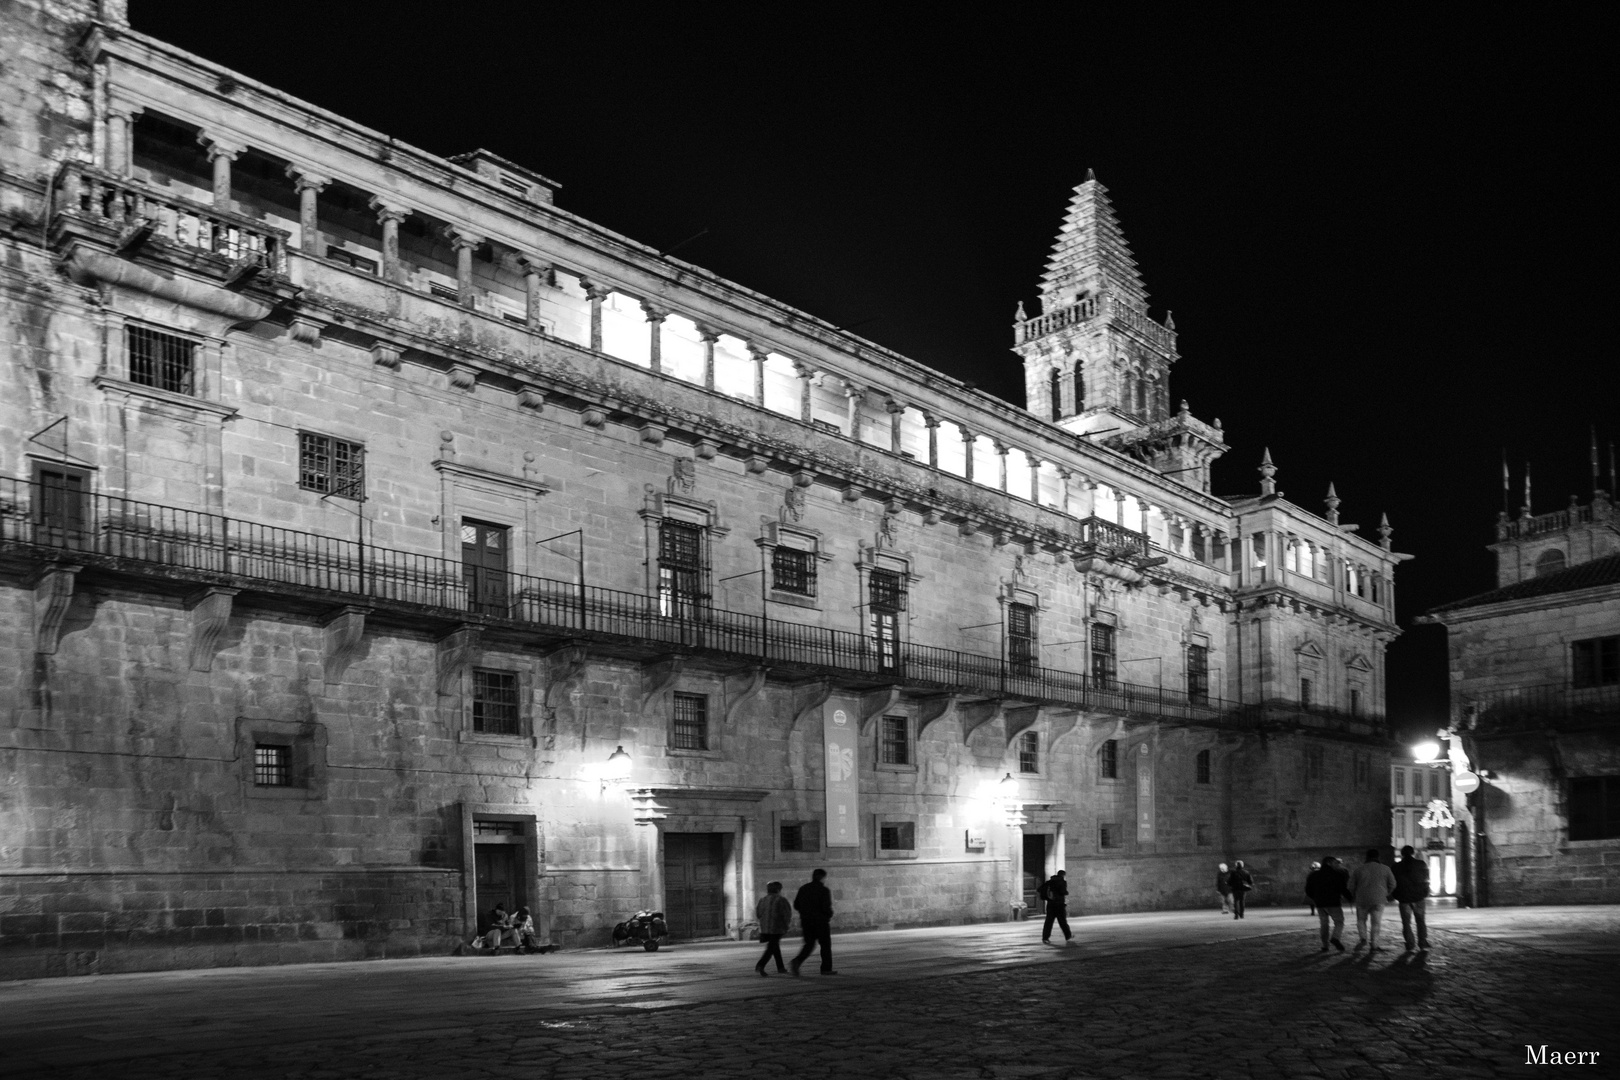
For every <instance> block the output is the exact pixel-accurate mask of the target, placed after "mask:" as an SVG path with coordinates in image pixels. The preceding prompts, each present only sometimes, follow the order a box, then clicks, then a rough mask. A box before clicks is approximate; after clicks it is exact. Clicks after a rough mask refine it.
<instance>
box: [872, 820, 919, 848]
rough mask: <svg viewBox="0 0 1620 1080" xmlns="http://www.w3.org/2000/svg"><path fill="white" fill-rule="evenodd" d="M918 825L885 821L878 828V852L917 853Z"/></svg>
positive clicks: (911, 822) (910, 822)
mask: <svg viewBox="0 0 1620 1080" xmlns="http://www.w3.org/2000/svg"><path fill="white" fill-rule="evenodd" d="M916 849H917V824H916V822H913V821H885V822H884V823H883V824H882V825H880V826H878V850H880V851H915V850H916Z"/></svg>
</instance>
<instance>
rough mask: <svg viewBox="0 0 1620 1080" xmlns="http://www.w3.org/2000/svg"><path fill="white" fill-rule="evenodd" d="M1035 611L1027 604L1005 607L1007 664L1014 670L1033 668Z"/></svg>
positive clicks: (1034, 660)
mask: <svg viewBox="0 0 1620 1080" xmlns="http://www.w3.org/2000/svg"><path fill="white" fill-rule="evenodd" d="M1037 652H1038V650H1037V648H1036V645H1035V609H1034V608H1032V607H1030V606H1029V605H1028V604H1008V605H1007V662H1008V663H1009V664H1011V665H1012V666H1013V668H1014V669H1027V668H1032V667H1034V666H1035V663H1036V660H1037V659H1038V658H1037V656H1036V653H1037Z"/></svg>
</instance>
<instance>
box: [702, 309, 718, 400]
mask: <svg viewBox="0 0 1620 1080" xmlns="http://www.w3.org/2000/svg"><path fill="white" fill-rule="evenodd" d="M697 329H698V340H699V341H701V342H703V389H705V390H708V391H710V392H711V393H712V392H713V391H714V343H715V342H717V341H719V340H720V331H718V330H715V329H712V328H710V327H707V326H704V325H703V324H702V323H699V324H698V328H697Z"/></svg>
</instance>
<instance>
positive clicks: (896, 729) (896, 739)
mask: <svg viewBox="0 0 1620 1080" xmlns="http://www.w3.org/2000/svg"><path fill="white" fill-rule="evenodd" d="M879 760H881V761H882V763H883V764H885V765H910V764H911V722H910V721H909V720H908V719H907V718H906V717H904V716H885V717H884V718H883V745H882V748H881V755H880V759H879Z"/></svg>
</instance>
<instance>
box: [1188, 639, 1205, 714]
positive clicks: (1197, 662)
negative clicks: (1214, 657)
mask: <svg viewBox="0 0 1620 1080" xmlns="http://www.w3.org/2000/svg"><path fill="white" fill-rule="evenodd" d="M1187 697H1189V698H1190V699H1192V700H1193V701H1208V700H1209V647H1208V646H1207V645H1189V646H1187Z"/></svg>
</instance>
